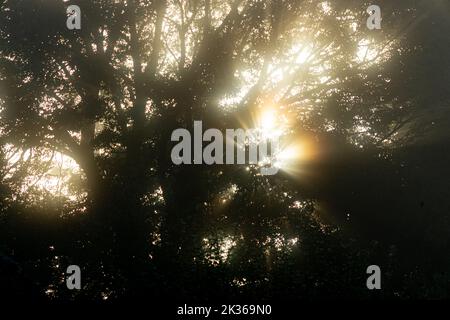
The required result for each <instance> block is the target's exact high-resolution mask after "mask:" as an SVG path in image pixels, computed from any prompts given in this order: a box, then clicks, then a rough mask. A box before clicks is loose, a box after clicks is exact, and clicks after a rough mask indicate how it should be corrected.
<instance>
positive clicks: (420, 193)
mask: <svg viewBox="0 0 450 320" xmlns="http://www.w3.org/2000/svg"><path fill="white" fill-rule="evenodd" d="M377 2H378V3H377V4H378V5H379V6H380V7H381V9H382V28H381V29H380V30H369V29H368V28H367V26H366V20H367V18H368V14H367V12H366V9H367V7H368V6H369V5H371V4H372V3H369V2H367V1H355V0H339V1H314V0H277V1H275V0H273V1H270V0H269V1H259V0H229V1H227V0H185V1H182V0H154V1H144V0H126V1H125V0H124V1H115V0H114V1H113V0H89V1H83V0H78V1H76V2H75V1H73V3H72V1H62V0H5V1H3V2H2V3H1V5H0V11H1V15H0V141H1V144H2V145H1V153H0V156H1V157H0V160H1V162H0V179H1V185H0V206H1V207H0V239H1V242H0V251H1V253H2V257H3V254H4V256H5V257H7V256H8V257H12V258H13V259H14V260H15V261H16V262H14V263H17V268H18V269H17V270H16V271H15V276H14V277H15V278H14V279H16V278H17V279H22V280H21V281H23V283H24V284H23V288H22V287H19V286H14V285H13V284H11V289H10V290H11V291H12V292H14V290H15V294H17V295H28V294H31V293H32V294H35V295H36V296H40V297H42V299H61V300H64V299H69V300H70V299H87V300H101V299H104V300H105V299H127V298H131V297H134V296H137V297H139V296H142V295H144V294H146V295H147V294H153V295H154V296H155V297H158V296H162V297H173V296H176V297H178V298H186V297H193V298H195V299H198V300H202V299H203V300H204V299H214V298H221V297H234V296H242V297H258V298H261V299H270V298H275V297H290V298H294V299H296V298H324V297H366V298H370V297H374V296H380V295H381V296H383V297H387V298H395V297H400V298H410V297H414V296H422V297H426V298H436V297H440V298H441V297H444V296H446V297H448V291H446V290H445V287H446V286H447V285H448V284H449V281H450V274H449V272H448V270H449V269H448V266H449V265H450V260H449V258H448V257H447V255H446V254H445V253H447V252H448V249H449V243H450V242H449V240H450V238H449V236H448V234H447V232H446V230H448V227H449V221H450V220H449V213H448V212H447V211H448V210H447V209H448V207H449V201H448V199H449V198H448V186H447V185H446V181H444V176H445V174H446V173H449V172H448V168H447V161H446V160H448V159H449V155H450V154H449V152H448V150H447V149H448V148H446V143H447V142H448V138H449V135H448V129H447V125H448V124H449V119H450V117H449V112H448V110H449V107H450V91H449V87H448V84H449V83H450V81H449V80H450V65H449V61H448V58H447V57H448V56H450V45H449V44H450V41H449V40H450V36H449V35H450V19H449V17H448V12H449V11H450V10H449V9H450V6H449V3H448V2H446V1H444V0H434V1H410V2H403V1H402V2H400V3H399V1H395V2H394V1H377ZM70 4H76V5H78V6H79V7H80V8H81V29H80V30H77V29H74V30H69V29H68V28H67V27H66V20H67V14H66V8H67V6H68V5H70ZM195 120H201V121H202V122H203V126H204V127H205V128H217V129H219V130H222V131H225V129H227V128H244V129H245V128H259V129H261V130H262V131H263V132H265V133H266V134H267V135H277V136H279V137H280V139H281V140H282V141H283V150H282V151H281V153H280V157H279V159H278V162H277V166H279V169H280V171H279V173H278V174H277V175H274V176H264V175H261V174H260V171H259V165H258V164H256V165H175V164H174V163H173V162H172V161H171V158H170V150H171V148H172V147H173V144H174V143H173V142H172V141H171V134H172V132H173V130H175V129H177V128H186V129H188V130H193V124H194V121H195ZM446 228H447V229H446ZM422 250H426V251H427V252H430V256H429V257H428V258H425V257H421V256H420V254H418V252H419V251H422ZM446 250H447V251H446ZM374 261H375V262H377V263H378V264H379V265H380V266H382V269H383V272H384V274H385V276H386V278H387V280H386V281H385V282H384V283H385V284H386V287H385V289H384V290H383V291H382V292H381V293H378V292H377V293H374V292H370V291H368V290H367V288H366V287H365V279H366V268H367V266H368V265H370V264H374ZM70 264H77V265H80V266H82V267H83V270H85V273H84V274H83V277H84V278H83V279H84V280H83V286H84V287H83V290H80V291H76V292H75V291H69V290H67V289H66V287H65V282H64V272H65V268H66V267H67V266H68V265H70ZM446 267H447V268H446ZM0 270H1V269H0ZM2 272H3V271H2ZM5 272H6V271H5ZM5 274H6V273H5ZM30 275H32V276H30ZM8 277H9V278H10V279H13V278H11V277H10V276H9V275H8ZM3 278H4V277H3V276H2V274H0V279H2V280H3ZM5 278H6V276H5ZM26 278H32V279H33V280H29V281H28V280H25V279H26ZM61 279H62V280H61ZM17 281H19V280H17ZM13 287H15V289H13ZM31 288H32V289H31ZM419 288H420V290H419Z"/></svg>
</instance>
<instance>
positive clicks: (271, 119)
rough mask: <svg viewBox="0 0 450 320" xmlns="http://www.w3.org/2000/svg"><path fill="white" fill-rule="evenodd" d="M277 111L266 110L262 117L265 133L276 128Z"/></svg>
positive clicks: (262, 126) (262, 127)
mask: <svg viewBox="0 0 450 320" xmlns="http://www.w3.org/2000/svg"><path fill="white" fill-rule="evenodd" d="M275 121H276V119H275V111H274V110H272V109H269V110H266V111H264V112H263V114H262V116H261V129H262V130H264V131H268V130H273V128H274V127H275Z"/></svg>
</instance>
